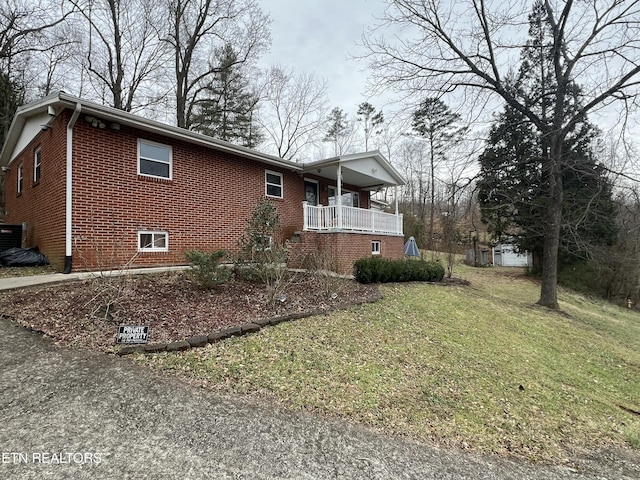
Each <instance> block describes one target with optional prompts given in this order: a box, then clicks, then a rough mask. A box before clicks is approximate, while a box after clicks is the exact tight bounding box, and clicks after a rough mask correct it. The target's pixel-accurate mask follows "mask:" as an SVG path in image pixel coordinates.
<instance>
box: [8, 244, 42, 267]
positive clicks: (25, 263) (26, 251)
mask: <svg viewBox="0 0 640 480" xmlns="http://www.w3.org/2000/svg"><path fill="white" fill-rule="evenodd" d="M0 263H2V265H4V266H5V267H43V266H45V265H49V259H48V258H47V257H46V256H45V255H43V254H41V253H40V252H39V251H38V248H37V247H35V248H9V249H7V250H4V251H2V252H0Z"/></svg>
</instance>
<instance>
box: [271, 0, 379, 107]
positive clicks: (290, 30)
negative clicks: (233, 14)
mask: <svg viewBox="0 0 640 480" xmlns="http://www.w3.org/2000/svg"><path fill="white" fill-rule="evenodd" d="M260 6H261V8H262V10H263V11H264V12H265V13H267V14H269V15H270V16H271V19H272V24H271V37H272V47H271V52H270V53H269V54H268V55H265V56H264V58H263V59H262V61H261V64H262V65H263V66H268V65H273V64H275V63H280V64H282V65H283V66H285V67H290V68H293V69H294V70H296V71H304V72H306V73H313V72H315V73H316V75H317V76H319V77H322V78H325V79H326V80H327V84H328V88H329V101H330V105H331V108H333V107H340V108H342V109H343V110H344V111H345V112H348V113H350V114H352V115H355V112H356V110H357V105H358V104H359V103H361V102H363V101H365V100H368V99H367V98H366V97H365V96H364V95H363V94H364V91H365V86H366V78H367V73H366V72H362V70H364V69H365V67H366V65H365V63H364V62H362V61H360V62H357V61H354V60H351V59H349V56H350V55H357V54H359V53H361V52H362V49H361V47H359V46H358V45H357V44H358V43H360V38H361V36H362V32H363V31H364V29H365V28H366V27H367V26H369V25H371V24H373V23H375V22H376V20H375V18H374V15H375V16H376V17H380V16H381V15H382V13H383V12H384V8H385V2H384V1H383V0H261V1H260ZM369 100H370V101H371V103H373V104H374V105H376V106H378V105H379V104H380V103H381V102H378V101H376V99H375V98H372V99H369Z"/></svg>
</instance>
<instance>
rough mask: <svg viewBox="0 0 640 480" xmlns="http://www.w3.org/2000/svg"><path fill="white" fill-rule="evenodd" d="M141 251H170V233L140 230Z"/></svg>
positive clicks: (139, 246)
mask: <svg viewBox="0 0 640 480" xmlns="http://www.w3.org/2000/svg"><path fill="white" fill-rule="evenodd" d="M138 251H139V252H168V251H169V234H168V233H167V232H152V231H143V232H138Z"/></svg>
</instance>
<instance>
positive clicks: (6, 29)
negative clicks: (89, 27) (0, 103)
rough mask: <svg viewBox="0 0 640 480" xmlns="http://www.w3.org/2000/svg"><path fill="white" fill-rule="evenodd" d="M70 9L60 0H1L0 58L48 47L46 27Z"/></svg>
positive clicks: (58, 21)
mask: <svg viewBox="0 0 640 480" xmlns="http://www.w3.org/2000/svg"><path fill="white" fill-rule="evenodd" d="M72 13H73V9H70V8H68V7H67V5H66V2H65V1H63V0H57V1H56V0H48V1H47V0H32V1H28V0H5V1H4V2H2V4H0V61H2V64H3V66H5V67H6V64H7V63H10V62H11V61H12V60H14V59H16V58H18V57H20V56H22V55H25V54H28V53H29V52H41V51H44V50H49V49H51V48H52V46H51V45H50V42H49V41H48V39H47V38H46V35H47V30H48V29H50V28H51V27H54V26H55V25H59V24H61V23H63V22H64V21H65V20H66V18H67V17H68V16H69V15H71V14H72Z"/></svg>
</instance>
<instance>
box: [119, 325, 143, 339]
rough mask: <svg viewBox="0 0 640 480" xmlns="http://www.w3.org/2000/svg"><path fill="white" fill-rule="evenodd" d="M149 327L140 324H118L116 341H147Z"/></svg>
mask: <svg viewBox="0 0 640 480" xmlns="http://www.w3.org/2000/svg"><path fill="white" fill-rule="evenodd" d="M148 340H149V327H144V326H142V325H120V326H119V327H118V336H117V337H116V343H147V341H148Z"/></svg>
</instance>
